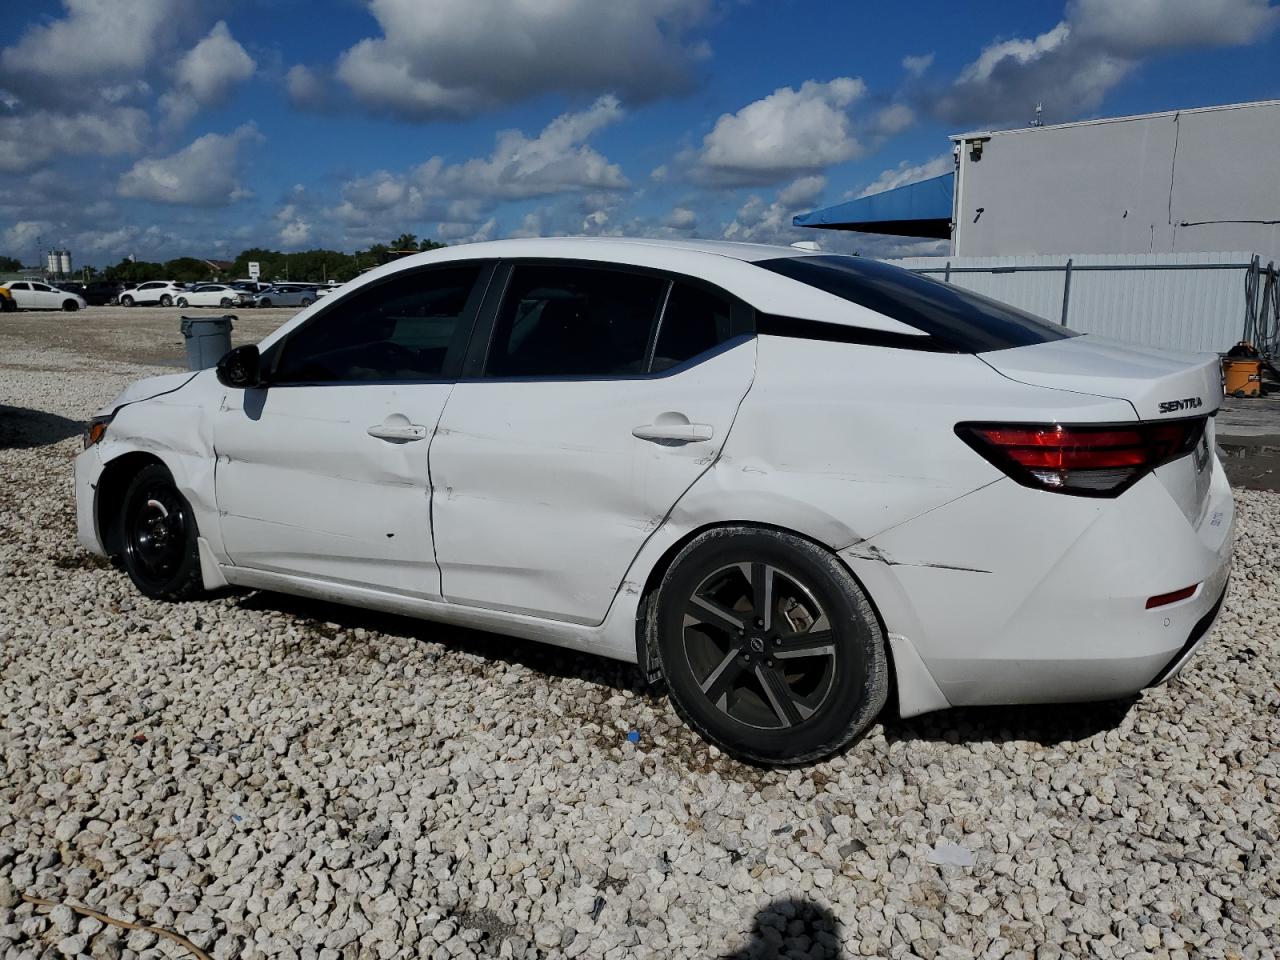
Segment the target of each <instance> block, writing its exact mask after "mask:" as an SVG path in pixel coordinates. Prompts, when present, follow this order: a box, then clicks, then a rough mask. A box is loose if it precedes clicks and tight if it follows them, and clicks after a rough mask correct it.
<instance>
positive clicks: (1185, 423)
mask: <svg viewBox="0 0 1280 960" xmlns="http://www.w3.org/2000/svg"><path fill="white" fill-rule="evenodd" d="M1220 396H1221V388H1220V381H1219V374H1218V367H1217V361H1216V358H1214V357H1203V356H1201V357H1195V356H1180V355H1175V354H1170V353H1162V352H1158V351H1155V350H1145V349H1137V348H1133V347H1128V346H1123V345H1121V344H1118V343H1114V342H1110V341H1107V340H1104V339H1101V338H1098V337H1094V336H1082V335H1077V334H1075V333H1073V332H1072V331H1071V330H1068V329H1065V328H1063V327H1061V326H1058V325H1056V324H1050V323H1047V322H1045V321H1043V320H1039V319H1037V318H1035V317H1032V316H1029V315H1027V314H1025V313H1022V312H1020V311H1018V310H1015V309H1013V308H1011V307H1008V306H1005V305H1003V304H1000V303H997V302H995V301H992V300H988V299H985V298H983V297H979V296H976V295H974V294H972V293H968V292H966V291H964V290H961V289H958V288H956V287H954V286H950V285H947V284H944V283H940V282H937V281H934V280H929V279H925V278H923V277H920V276H916V275H914V274H911V273H908V272H906V271H903V270H900V269H897V268H895V267H891V266H888V265H886V264H883V263H879V262H876V261H874V260H866V259H861V258H856V257H843V256H831V255H824V254H821V253H818V252H813V251H806V250H797V249H792V248H789V247H768V246H755V245H745V244H729V243H701V242H697V243H695V242H688V243H670V242H658V241H643V240H600V239H547V240H506V241H498V242H493V243H479V244H474V245H470V246H461V247H452V248H448V249H442V250H435V251H432V252H430V253H423V254H420V255H417V256H414V257H410V258H407V259H404V260H399V261H396V262H395V263H393V264H389V265H387V266H386V267H383V268H381V269H379V270H377V271H373V272H371V273H369V274H368V275H366V276H364V277H361V278H360V279H358V280H356V281H354V282H352V283H350V284H347V285H346V286H345V287H343V289H342V290H341V292H340V293H338V294H336V295H334V296H332V297H329V298H326V299H325V300H323V301H321V302H319V303H317V304H315V305H313V306H311V307H309V308H307V309H305V310H303V311H301V312H300V313H299V314H298V315H297V316H296V317H295V318H294V319H292V320H291V321H290V322H288V323H286V324H285V325H284V326H282V327H281V328H280V329H279V330H277V331H276V332H275V333H273V334H272V335H271V336H269V337H267V338H266V339H265V340H264V341H263V342H262V343H260V344H258V345H257V346H244V347H239V348H237V349H235V350H232V351H231V352H230V353H229V354H227V356H226V357H225V358H224V359H223V360H222V362H221V363H220V364H219V365H218V368H217V370H216V371H215V370H205V371H201V372H199V373H178V374H171V375H168V376H162V377H155V378H152V379H148V380H143V381H141V382H139V383H136V384H134V385H133V386H132V387H130V388H129V389H128V390H126V391H125V392H124V393H123V394H122V395H121V396H120V397H118V398H117V399H116V401H115V402H114V403H112V404H111V405H110V406H109V407H107V408H105V409H104V410H103V411H102V412H101V413H100V414H99V415H98V416H97V417H96V418H95V419H94V420H93V421H92V422H91V424H90V426H89V428H88V431H87V434H86V449H85V451H84V452H83V453H82V454H81V455H80V456H79V457H78V458H77V460H76V467H75V474H76V495H77V508H78V517H79V535H80V540H81V542H82V543H83V544H84V545H85V546H86V547H88V548H89V549H90V550H92V551H94V552H96V553H99V554H103V555H107V556H110V557H113V558H117V559H118V560H119V562H120V563H121V564H122V565H123V567H124V569H125V570H126V571H127V572H128V574H129V576H130V577H132V579H133V581H134V583H135V584H136V585H137V587H138V589H139V590H141V591H142V592H143V593H145V594H147V595H148V596H151V597H156V598H162V599H168V600H184V599H187V598H191V597H195V596H198V595H199V594H200V593H201V592H203V591H211V590H217V589H219V588H223V587H226V586H228V585H234V586H238V587H249V588H257V589H262V590H275V591H281V592H286V593H294V594H302V595H305V596H311V597H319V598H323V599H325V600H333V601H339V602H343V603H349V604H353V605H356V606H361V607H369V608H376V609H379V610H387V611H394V612H397V613H402V614H409V615H411V616H417V617H424V618H427V619H433V620H439V621H444V622H447V623H453V624H461V625H465V626H468V627H478V628H483V629H487V630H494V631H499V632H502V633H506V634H510V635H514V636H518V637H525V638H530V639H534V640H540V641H543V642H546V643H552V644H558V645H561V646H565V647H571V648H573V649H577V650H584V651H589V652H592V653H598V654H601V655H603V656H607V657H615V658H618V659H620V660H627V661H634V662H637V663H639V665H640V667H641V669H642V670H643V671H645V672H646V673H647V675H648V676H650V677H651V678H653V679H658V678H661V679H662V680H663V681H664V682H665V684H666V686H667V688H668V690H669V692H670V695H671V698H672V700H673V702H674V704H675V706H676V708H677V709H678V710H679V711H680V713H681V715H682V716H683V717H684V718H685V720H686V721H687V722H688V723H689V724H690V725H691V726H692V727H694V728H695V729H696V730H697V731H698V732H699V733H700V734H702V735H703V736H704V737H706V738H707V739H708V740H710V741H713V742H714V743H716V744H718V745H719V746H721V747H722V748H724V749H726V750H728V751H730V752H732V753H734V754H736V755H737V756H740V757H744V758H748V759H751V760H754V761H758V762H765V763H794V762H801V761H807V760H811V759H814V758H817V757H820V756H823V755H826V754H829V753H831V752H832V751H835V750H837V749H839V748H840V747H842V746H843V745H845V744H847V743H849V742H850V741H851V740H852V739H853V738H855V737H856V736H858V734H859V733H860V732H861V731H863V730H864V729H865V728H866V727H867V726H868V725H869V724H870V723H871V722H872V721H873V720H874V719H875V717H876V715H877V714H878V713H879V712H880V710H881V708H882V707H883V706H884V704H885V702H886V698H887V697H888V695H889V694H890V693H891V692H892V693H893V694H894V698H893V702H894V704H895V707H896V710H897V711H898V712H899V713H900V714H901V715H903V716H911V715H915V714H920V713H924V712H926V711H930V710H939V709H943V708H946V707H950V706H958V705H971V704H1006V703H1025V702H1045V701H1049V702H1053V701H1071V700H1089V699H1103V698H1111V697H1118V696H1124V695H1131V694H1134V693H1136V692H1137V691H1140V690H1142V689H1144V688H1146V687H1150V686H1152V685H1155V684H1160V683H1163V682H1165V681H1166V680H1168V679H1169V678H1170V677H1172V676H1173V675H1175V674H1176V673H1177V672H1178V671H1179V670H1181V669H1182V666H1183V664H1184V663H1186V661H1187V659H1188V658H1189V657H1190V656H1191V654H1192V653H1193V651H1194V650H1195V648H1196V646H1197V645H1198V644H1199V643H1201V642H1202V640H1203V639H1204V637H1205V635H1206V633H1207V632H1208V630H1209V628H1210V626H1211V625H1212V623H1213V621H1214V618H1215V616H1216V614H1217V612H1218V609H1219V607H1220V606H1221V604H1222V599H1223V595H1224V593H1225V590H1226V584H1227V575H1228V570H1229V567H1230V561H1231V552H1232V531H1233V510H1232V500H1231V493H1230V490H1229V488H1228V485H1227V481H1226V478H1225V476H1224V475H1223V470H1222V466H1221V464H1220V463H1219V461H1218V458H1217V456H1216V455H1215V447H1214V431H1213V414H1214V413H1215V411H1216V410H1217V407H1218V404H1219V399H1220Z"/></svg>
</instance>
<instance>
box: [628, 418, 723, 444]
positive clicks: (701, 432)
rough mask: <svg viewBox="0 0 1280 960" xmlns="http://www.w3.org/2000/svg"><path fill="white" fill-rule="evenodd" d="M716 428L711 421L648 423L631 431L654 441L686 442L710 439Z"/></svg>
mask: <svg viewBox="0 0 1280 960" xmlns="http://www.w3.org/2000/svg"><path fill="white" fill-rule="evenodd" d="M714 433H715V430H714V429H712V426H711V424H709V423H687V422H686V423H647V424H645V425H644V426H642V427H635V428H634V429H633V430H632V431H631V435H632V436H633V437H639V438H640V439H641V440H651V441H653V442H654V443H669V444H684V443H701V442H702V441H704V440H710V439H711V437H712V435H713V434H714Z"/></svg>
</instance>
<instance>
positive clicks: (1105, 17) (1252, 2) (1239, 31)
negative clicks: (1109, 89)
mask: <svg viewBox="0 0 1280 960" xmlns="http://www.w3.org/2000/svg"><path fill="white" fill-rule="evenodd" d="M1067 19H1068V20H1069V21H1070V22H1071V23H1072V25H1073V26H1074V27H1075V28H1076V30H1077V31H1078V32H1079V34H1080V35H1081V36H1082V37H1085V38H1097V39H1098V40H1099V41H1101V42H1102V43H1104V44H1105V45H1106V46H1107V47H1108V49H1110V50H1112V51H1113V52H1117V53H1120V52H1130V53H1135V54H1139V55H1140V54H1145V53H1150V52H1151V51H1154V50H1161V49H1166V48H1174V47H1222V46H1235V45H1238V44H1246V43H1252V42H1254V41H1255V40H1258V39H1260V38H1261V37H1263V36H1265V35H1266V34H1267V33H1268V32H1270V31H1271V30H1274V29H1275V28H1276V26H1277V25H1278V24H1280V7H1276V6H1272V5H1271V4H1270V3H1269V2H1268V0H1124V2H1122V3H1118V2H1116V0H1073V2H1072V3H1071V5H1070V7H1069V8H1068V12H1067Z"/></svg>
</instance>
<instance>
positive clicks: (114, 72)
mask: <svg viewBox="0 0 1280 960" xmlns="http://www.w3.org/2000/svg"><path fill="white" fill-rule="evenodd" d="M62 4H63V7H65V8H66V16H64V17H63V18H61V19H59V20H54V21H52V22H50V23H47V24H40V25H37V26H32V27H29V28H28V29H27V31H26V32H25V33H23V35H22V37H21V39H19V41H18V43H17V44H16V45H14V46H12V47H9V48H8V49H6V50H5V51H4V52H3V53H0V69H2V70H3V71H4V72H5V73H9V74H13V75H20V76H25V77H27V78H29V79H30V80H33V81H35V80H37V78H57V79H73V78H81V79H101V78H105V77H111V76H120V75H123V74H131V73H137V72H141V71H142V70H143V69H145V68H146V66H147V64H148V62H149V61H150V59H151V58H152V57H154V56H155V55H156V53H157V49H158V48H159V47H161V46H162V45H163V42H164V41H166V40H167V39H168V38H170V37H172V35H173V34H174V33H175V32H176V30H177V29H178V27H180V26H181V24H182V23H183V22H184V21H185V20H186V14H187V12H188V11H189V10H190V9H191V8H192V5H191V3H190V0H62ZM32 86H34V84H33V85H32Z"/></svg>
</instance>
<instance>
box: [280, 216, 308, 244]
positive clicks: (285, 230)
mask: <svg viewBox="0 0 1280 960" xmlns="http://www.w3.org/2000/svg"><path fill="white" fill-rule="evenodd" d="M310 241H311V224H310V223H308V222H307V221H306V220H303V219H301V218H294V219H292V220H289V221H287V222H286V223H285V225H284V226H282V227H281V228H280V245H281V246H283V247H284V248H285V249H286V250H298V249H300V248H302V247H304V246H306V245H307V244H308V243H309V242H310Z"/></svg>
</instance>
